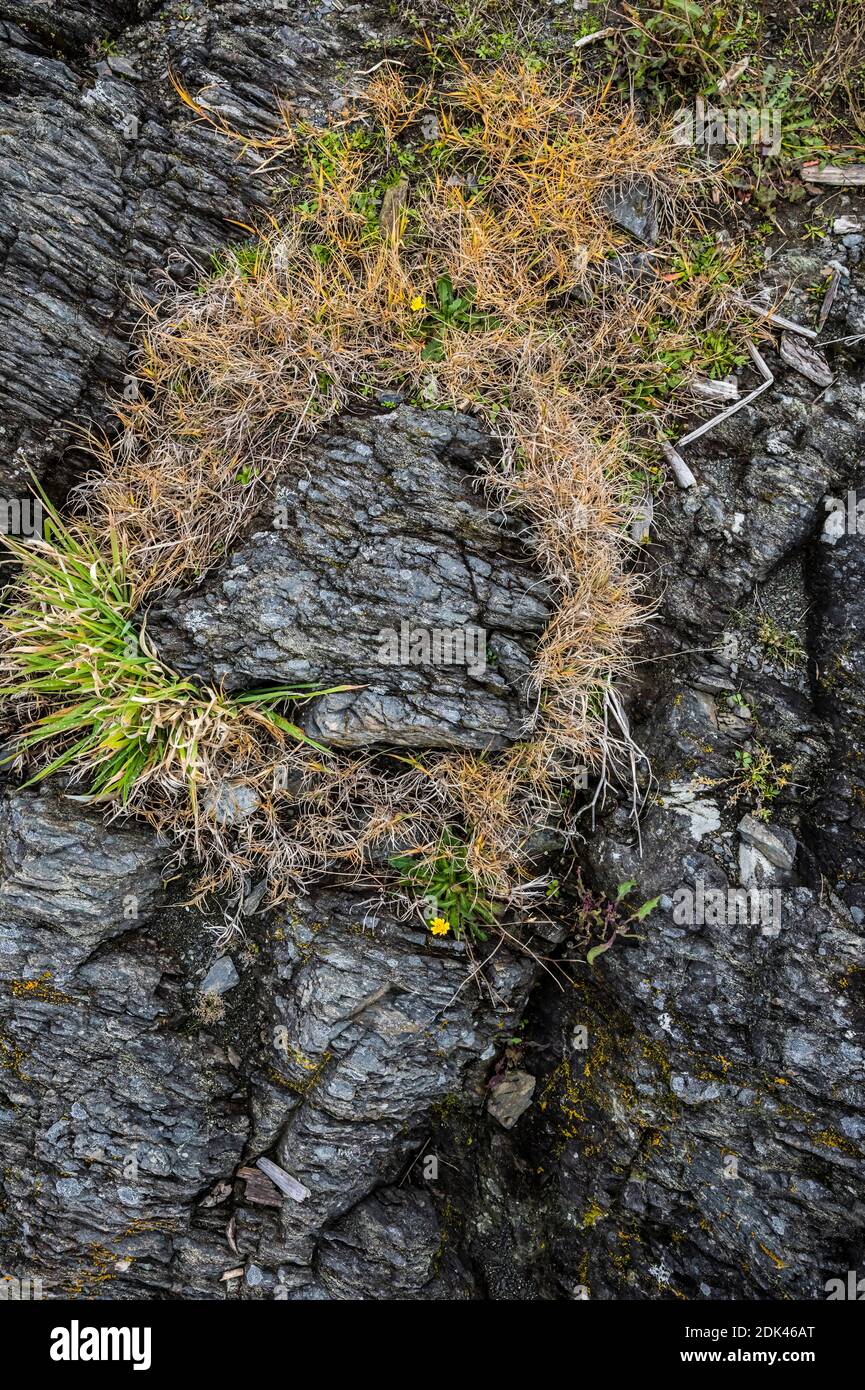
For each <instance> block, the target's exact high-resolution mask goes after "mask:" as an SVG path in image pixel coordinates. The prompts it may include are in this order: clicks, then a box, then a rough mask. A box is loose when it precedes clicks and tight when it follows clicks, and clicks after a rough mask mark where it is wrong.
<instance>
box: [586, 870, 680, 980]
mask: <svg viewBox="0 0 865 1390" xmlns="http://www.w3.org/2000/svg"><path fill="white" fill-rule="evenodd" d="M636 886H637V882H636V879H633V878H632V879H628V880H627V881H626V882H625V883H620V884H619V886H618V888H617V890H616V897H615V901H611V900H609V899H599V898H597V897H595V896H594V895H593V894H592V893H590V892H589V891H588V890H587V889H586V888H585V887H583V890H582V902H581V905H580V930H581V933H582V934H585V935H594V934H598V935H601V936H602V937H603V940H602V941H601V942H600V944H599V945H597V946H593V947H592V948H591V950H590V951H589V952H588V953H587V955H586V962H587V964H589V965H594V963H595V961H596V960H597V959H598V957H599V956H602V955H603V954H604V953H605V952H606V951H609V950H610V948H611V947H612V946H615V944H616V941H617V940H618V939H619V938H620V937H621V938H622V939H623V940H630V941H639V940H640V936H639V934H638V933H637V932H632V931H629V930H628V928H629V927H631V926H633V924H634V923H635V922H642V921H644V920H645V918H646V917H648V915H649V913H650V912H654V910H655V908H656V907H657V906H658V903H659V902H660V901H661V899H660V896H659V897H657V898H650V899H648V901H646V902H644V903H641V904H640V906H639V907H632V906H631V905H630V904H629V903H628V902H627V901H626V900H627V898H628V897H629V896H630V894H631V893H632V892H633V890H634V889H635V888H636ZM623 913H625V914H626V915H624V916H623V915H622V914H623Z"/></svg>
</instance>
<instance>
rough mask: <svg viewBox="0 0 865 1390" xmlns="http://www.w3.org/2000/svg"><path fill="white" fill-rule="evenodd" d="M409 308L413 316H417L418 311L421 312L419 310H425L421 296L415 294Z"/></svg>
mask: <svg viewBox="0 0 865 1390" xmlns="http://www.w3.org/2000/svg"><path fill="white" fill-rule="evenodd" d="M409 308H410V309H411V310H412V311H413V312H414V313H415V314H419V313H420V311H421V309H425V308H426V303H425V302H424V299H423V296H422V295H420V294H416V295H415V297H414V299H413V300H412V301H411V304H410V305H409Z"/></svg>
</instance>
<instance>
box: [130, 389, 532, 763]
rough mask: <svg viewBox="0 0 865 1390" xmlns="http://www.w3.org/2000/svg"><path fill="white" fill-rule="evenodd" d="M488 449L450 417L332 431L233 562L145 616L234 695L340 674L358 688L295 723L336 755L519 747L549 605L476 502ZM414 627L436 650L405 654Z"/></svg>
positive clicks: (425, 416)
mask: <svg viewBox="0 0 865 1390" xmlns="http://www.w3.org/2000/svg"><path fill="white" fill-rule="evenodd" d="M489 450H490V441H489V440H488V439H487V438H486V437H485V436H484V435H482V434H481V433H480V432H479V431H478V429H477V426H476V425H474V424H473V423H472V422H471V421H470V420H468V419H467V418H465V417H462V416H457V415H453V414H451V413H449V412H446V411H421V410H413V409H411V408H409V407H407V406H400V407H399V408H398V409H396V410H394V411H393V412H392V413H390V414H387V415H372V416H369V417H367V418H351V417H348V418H346V419H344V420H343V421H342V422H341V424H340V427H339V429H338V430H336V431H333V432H330V433H328V434H327V435H326V436H325V437H323V438H320V439H318V440H317V441H316V442H315V443H314V444H313V445H312V446H310V447H308V448H307V449H305V450H304V451H303V454H302V455H300V456H299V457H298V459H297V461H296V464H295V466H294V467H293V468H292V471H291V473H290V474H283V475H281V476H280V477H279V478H278V479H277V481H276V483H275V484H274V489H273V497H272V499H269V500H268V502H267V504H266V506H265V508H263V509H262V511H261V512H260V513H259V514H258V516H257V517H256V518H254V519H253V521H252V522H251V523H250V525H249V526H248V527H247V528H246V533H245V536H244V539H243V540H242V541H241V543H240V544H239V545H237V546H236V547H235V549H234V552H233V554H232V556H231V558H230V560H229V561H228V562H227V563H226V564H225V565H224V566H221V567H220V568H219V570H217V571H216V572H215V573H214V574H213V575H211V576H209V577H208V578H207V579H206V580H205V581H204V582H203V583H202V585H201V586H199V588H197V589H195V590H193V591H192V592H191V593H189V594H182V595H180V596H179V597H178V598H174V597H172V599H171V600H170V601H169V602H167V603H166V604H165V605H164V606H163V607H162V608H161V609H160V610H158V611H156V612H155V613H154V614H153V615H152V616H151V619H150V622H149V631H150V634H151V636H152V637H153V638H154V640H155V642H156V645H157V648H158V650H159V651H160V653H161V654H162V656H163V657H164V658H165V659H166V660H168V661H169V662H170V663H171V664H172V665H173V666H175V667H176V668H178V669H180V670H181V671H182V672H183V673H184V674H195V675H199V676H202V677H205V678H206V679H208V680H211V681H214V682H220V681H221V682H223V683H224V685H225V686H226V688H229V689H231V688H235V689H236V688H237V687H239V686H244V685H255V684H264V683H278V684H285V683H291V682H294V681H315V682H316V683H317V684H320V685H321V684H323V685H325V686H327V685H333V684H337V683H345V681H346V677H347V676H348V678H349V682H350V683H351V684H353V685H360V686H362V689H360V690H352V691H348V692H345V693H341V694H334V695H328V696H322V697H320V698H318V699H316V700H315V701H313V703H312V704H311V706H310V707H309V708H308V710H307V712H306V717H305V727H306V729H307V732H308V733H310V734H312V735H313V736H314V737H316V738H324V739H326V740H327V741H329V742H333V743H337V744H340V745H344V746H349V747H351V746H355V747H360V746H363V745H366V744H373V743H383V742H386V743H394V744H408V745H412V744H414V745H420V746H426V747H436V746H442V747H448V746H456V747H459V746H463V747H469V748H471V747H475V748H487V747H500V746H501V745H502V744H503V743H504V742H506V741H512V740H513V739H515V738H517V737H518V736H519V734H520V731H521V729H522V727H523V724H524V722H525V718H526V714H527V678H528V669H529V661H530V655H531V649H532V646H533V643H534V641H536V640H537V637H538V636H539V634H540V632H541V631H542V629H543V627H544V624H545V621H546V618H547V616H548V613H549V604H548V602H545V589H544V586H543V584H542V582H541V580H540V577H539V575H538V573H537V571H536V570H535V569H534V568H533V567H532V566H531V565H530V564H528V563H527V561H526V556H525V550H524V548H523V547H521V546H520V544H519V540H518V536H517V527H516V526H515V525H514V523H513V521H507V522H506V521H505V520H504V518H502V517H501V516H500V515H497V514H495V513H491V512H490V511H489V509H488V507H487V506H486V505H485V502H484V497H483V494H482V493H481V492H479V490H478V487H477V477H478V465H479V464H480V462H481V461H482V459H483V458H484V456H485V455H486V454H488V452H489ZM473 470H474V471H473ZM416 632H419V633H421V634H426V633H431V634H432V635H431V637H430V639H429V641H430V642H431V643H432V644H434V643H436V642H438V643H439V646H438V648H437V649H436V648H431V650H430V651H429V652H424V651H423V650H419V651H416V645H415V644H416V643H417V642H418V637H417V636H416ZM424 657H425V659H424ZM430 658H432V659H430Z"/></svg>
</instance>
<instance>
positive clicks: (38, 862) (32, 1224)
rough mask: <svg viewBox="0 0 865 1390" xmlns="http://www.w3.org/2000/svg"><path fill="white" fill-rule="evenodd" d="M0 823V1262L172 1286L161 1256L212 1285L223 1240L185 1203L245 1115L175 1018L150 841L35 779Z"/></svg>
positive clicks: (146, 1291)
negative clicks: (214, 1241) (211, 1237)
mask: <svg viewBox="0 0 865 1390" xmlns="http://www.w3.org/2000/svg"><path fill="white" fill-rule="evenodd" d="M0 833H2V859H3V864H4V870H5V874H8V877H4V886H3V889H2V894H0V1153H2V1160H3V1162H2V1167H3V1178H2V1183H0V1186H2V1189H3V1213H2V1216H0V1252H2V1254H0V1265H2V1268H3V1270H4V1272H6V1273H9V1274H13V1275H17V1272H18V1271H19V1270H20V1271H22V1272H23V1273H27V1272H32V1273H34V1274H38V1275H39V1276H40V1277H42V1279H43V1283H44V1290H45V1296H46V1297H55V1298H56V1297H61V1298H62V1297H69V1296H72V1297H90V1296H97V1297H99V1296H117V1297H129V1296H130V1289H133V1290H134V1292H135V1294H137V1295H138V1296H142V1295H143V1296H148V1295H150V1296H153V1295H155V1294H157V1293H158V1292H159V1290H166V1289H168V1288H170V1287H171V1286H172V1284H173V1281H174V1279H175V1275H174V1274H173V1273H172V1261H173V1260H175V1261H177V1264H176V1266H175V1268H176V1269H178V1270H179V1269H183V1273H182V1274H179V1275H178V1278H179V1282H180V1284H181V1285H182V1286H183V1287H185V1288H186V1289H187V1290H188V1291H191V1290H192V1289H194V1288H195V1287H196V1286H197V1283H196V1281H197V1279H198V1277H199V1275H198V1273H197V1271H198V1270H200V1269H204V1270H205V1271H206V1273H205V1274H204V1275H203V1276H202V1281H203V1282H202V1285H201V1287H202V1288H205V1287H206V1288H207V1289H208V1290H209V1291H210V1292H211V1293H212V1290H213V1281H214V1280H215V1279H218V1275H219V1272H220V1267H219V1262H220V1260H221V1258H222V1255H221V1254H214V1252H213V1251H209V1252H208V1247H207V1240H206V1239H205V1238H204V1237H203V1236H199V1237H197V1244H196V1242H195V1241H191V1240H190V1236H189V1218H190V1213H191V1211H192V1209H193V1205H194V1203H195V1201H196V1199H197V1197H198V1194H199V1193H200V1192H201V1190H202V1189H203V1188H206V1187H209V1186H210V1185H211V1184H212V1183H213V1182H214V1181H215V1180H216V1179H217V1177H218V1176H219V1175H220V1174H221V1173H223V1172H225V1171H230V1170H231V1168H232V1166H233V1165H234V1164H235V1163H236V1162H237V1160H238V1159H239V1157H240V1153H241V1150H242V1146H243V1142H244V1139H245V1135H246V1131H247V1128H248V1120H247V1118H246V1116H245V1115H244V1114H243V1112H242V1111H240V1110H238V1108H237V1106H236V1104H235V1103H234V1101H233V1099H232V1094H233V1092H234V1090H235V1087H236V1077H234V1076H233V1075H232V1071H231V1068H230V1066H229V1065H228V1062H227V1059H226V1057H225V1054H224V1053H222V1051H221V1049H219V1048H216V1047H215V1046H213V1045H212V1044H209V1043H208V1042H207V1041H206V1040H202V1039H200V1038H198V1037H196V1036H194V1035H189V1034H186V1035H184V1034H183V1033H181V1032H178V1031H176V1028H175V1024H176V1022H177V1020H178V1010H177V1007H176V996H177V978H176V973H175V971H176V965H175V963H174V961H173V960H172V958H171V953H170V952H169V951H167V950H166V949H165V947H164V946H161V945H160V944H159V943H158V942H157V941H156V940H155V939H154V938H153V937H151V936H150V935H149V934H148V931H147V923H148V921H149V920H152V913H153V912H154V910H155V909H156V908H157V907H160V906H161V894H160V891H159V877H160V868H161V861H162V857H163V856H162V853H161V851H158V850H157V849H156V847H155V846H154V844H153V841H152V837H151V836H148V835H146V834H143V833H141V832H140V831H138V830H136V829H131V828H126V829H119V828H106V827H105V826H103V824H102V821H101V817H100V816H99V815H98V814H97V813H94V812H91V811H87V812H84V811H79V810H77V809H72V807H71V804H70V803H69V802H68V801H63V800H57V801H56V802H52V799H51V796H50V795H49V794H48V793H46V794H44V795H39V796H35V795H33V794H31V793H26V792H25V793H20V794H15V795H13V796H12V797H11V798H9V799H8V800H7V801H6V803H5V804H4V806H3V812H2V825H0ZM22 846H26V853H24V854H22V848H21V847H22ZM37 866H38V867H37ZM133 889H134V894H132V895H131V893H130V890H133ZM187 1245H189V1246H190V1247H191V1246H192V1245H195V1251H196V1254H195V1258H194V1259H192V1260H191V1262H190V1263H188V1264H187V1256H186V1251H187Z"/></svg>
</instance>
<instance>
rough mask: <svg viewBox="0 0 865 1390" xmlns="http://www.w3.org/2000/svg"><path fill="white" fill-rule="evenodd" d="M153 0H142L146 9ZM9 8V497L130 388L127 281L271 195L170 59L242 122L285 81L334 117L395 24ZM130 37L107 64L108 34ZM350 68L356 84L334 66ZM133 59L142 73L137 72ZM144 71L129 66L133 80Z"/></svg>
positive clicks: (204, 250)
mask: <svg viewBox="0 0 865 1390" xmlns="http://www.w3.org/2000/svg"><path fill="white" fill-rule="evenodd" d="M146 11H147V7H142V12H143V13H144V14H145V15H146ZM6 14H7V15H8V16H9V17H8V18H7V17H6V16H4V17H3V18H0V63H2V72H3V88H2V90H3V99H4V115H3V121H4V132H5V134H4V140H3V148H2V151H0V180H2V186H3V188H4V189H5V197H4V200H3V208H2V211H0V248H2V253H3V257H4V276H3V282H2V285H0V323H2V329H0V407H2V411H3V417H4V430H5V434H4V436H3V442H4V449H3V452H4V455H5V457H6V459H7V460H8V463H7V465H6V471H5V482H4V484H3V486H4V491H5V495H7V496H10V495H15V493H16V489H17V491H19V492H21V493H23V494H24V495H27V493H28V487H27V482H26V474H25V466H26V465H27V464H30V465H32V466H35V467H36V468H37V471H38V470H39V469H40V468H41V466H42V464H43V461H45V460H54V461H55V463H54V467H53V468H52V474H51V483H52V484H55V483H60V482H62V480H63V477H64V476H65V474H66V469H67V465H66V464H65V463H63V461H62V457H61V455H62V450H63V448H64V446H65V445H66V444H67V443H68V442H69V440H70V438H71V435H70V428H69V422H70V421H72V420H73V419H83V418H85V416H87V415H88V414H89V417H90V418H96V419H99V418H104V416H105V388H106V385H108V386H110V387H112V388H113V389H115V390H117V391H122V389H123V387H124V373H125V371H126V360H127V354H128V337H129V332H130V329H131V326H132V324H133V322H134V319H135V317H136V315H135V314H134V312H133V311H132V310H131V306H130V304H129V296H128V289H129V284H130V282H132V283H135V284H137V285H138V286H139V287H140V288H141V289H142V290H143V291H144V292H145V293H147V294H150V295H154V296H155V295H156V294H157V293H158V286H157V283H156V282H157V279H158V277H159V276H160V275H162V274H163V273H164V267H165V261H166V257H167V255H168V253H169V252H173V253H174V258H173V261H172V270H173V271H174V273H176V274H185V273H188V272H189V271H190V270H191V268H192V260H191V259H190V258H192V257H194V258H195V260H196V261H197V262H199V263H204V264H206V263H207V257H208V255H209V253H210V252H211V251H214V250H216V249H217V248H218V247H220V246H223V245H224V244H225V242H226V241H227V240H230V239H231V236H232V229H231V227H230V223H229V221H227V219H236V220H237V221H239V222H241V223H249V222H250V221H251V220H252V217H253V216H254V212H255V209H256V208H259V209H260V208H261V207H262V206H263V204H264V202H265V198H266V194H265V191H264V187H263V185H262V183H261V181H260V180H256V179H254V178H250V176H249V175H250V172H251V169H252V165H251V164H250V163H246V164H245V165H244V167H243V168H241V167H240V166H239V165H238V163H237V162H236V159H235V157H234V156H235V154H236V151H232V150H230V149H229V148H227V146H226V143H225V141H224V140H221V139H220V137H219V136H217V135H216V134H215V133H214V132H213V131H209V130H207V129H205V128H204V127H203V126H201V125H199V124H198V123H196V122H195V121H194V120H192V119H190V113H189V112H188V110H186V109H185V108H184V107H183V106H182V105H181V103H180V102H179V100H178V99H177V98H176V97H175V95H174V93H173V91H172V89H171V87H170V84H169V83H168V82H167V81H166V73H167V72H168V70H169V68H170V69H172V70H173V71H174V72H175V73H176V74H177V75H178V76H179V77H180V78H181V79H182V80H183V81H185V82H186V83H187V84H188V85H189V87H190V89H191V90H192V91H193V92H197V91H198V90H199V89H200V88H201V87H203V86H207V87H208V102H209V103H212V106H213V109H215V110H216V111H221V112H223V113H224V114H225V115H226V117H227V118H228V119H229V120H230V121H232V122H234V123H235V124H236V125H237V126H239V127H241V128H244V129H256V130H259V131H267V130H273V129H274V128H275V127H276V126H277V125H278V124H279V122H280V119H281V118H280V115H279V111H278V109H277V104H276V100H277V99H276V93H277V92H279V93H280V94H281V95H282V96H284V97H285V98H287V99H289V100H290V101H292V102H293V103H294V106H295V109H296V110H297V111H298V113H300V112H304V111H305V112H306V113H308V114H310V115H315V116H316V117H317V118H318V119H322V118H323V117H324V115H325V114H326V112H327V111H328V109H332V108H333V107H334V106H337V107H338V106H340V105H342V104H344V101H345V96H344V95H343V93H344V92H345V91H346V89H347V88H350V87H351V85H352V80H353V78H352V74H353V73H354V72H357V71H360V70H362V69H365V68H368V67H369V66H370V59H369V50H368V48H367V47H366V45H367V44H368V43H369V42H370V41H371V40H372V39H376V40H377V41H378V42H382V41H383V39H384V37H385V35H386V34H387V32H388V29H389V28H390V27H391V21H390V20H388V19H387V18H386V17H383V16H382V15H381V14H380V13H378V12H377V10H376V9H375V7H374V6H370V5H366V4H345V5H342V6H341V8H340V9H339V10H338V11H337V10H336V9H329V8H325V9H321V8H316V7H306V6H305V5H303V4H300V5H293V4H292V5H291V6H289V5H287V4H286V5H276V6H274V5H271V4H256V3H246V2H244V4H243V5H242V6H238V5H237V4H236V3H234V0H220V3H217V4H216V5H215V6H207V7H206V8H201V9H196V10H194V11H193V12H192V14H191V15H189V16H188V17H187V16H181V15H180V13H179V12H178V14H177V15H174V14H169V13H168V12H164V11H162V10H161V9H159V8H157V9H156V10H155V11H154V12H153V14H152V17H150V18H147V17H145V18H144V19H143V21H142V22H141V23H136V22H133V23H131V24H130V23H129V19H130V16H131V15H135V14H136V11H135V10H134V8H133V9H132V10H130V8H129V7H127V6H125V5H114V4H107V5H98V6H95V7H93V8H92V10H91V9H90V8H88V7H86V6H85V7H78V6H73V5H64V6H53V7H52V8H51V10H50V11H49V10H47V9H46V7H45V5H44V4H42V3H40V0H20V3H16V4H14V5H13V6H10V7H7V11H6ZM105 40H110V41H111V43H112V44H113V46H114V47H115V48H116V49H117V50H118V52H117V53H116V54H112V55H111V57H110V58H108V59H107V60H105V61H102V54H101V52H100V44H101V43H102V42H104V41H105ZM337 62H339V63H340V64H342V65H343V66H342V68H341V80H340V82H339V83H334V68H335V65H336V64H337ZM133 73H134V79H132V74H133ZM131 79H132V80H131Z"/></svg>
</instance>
